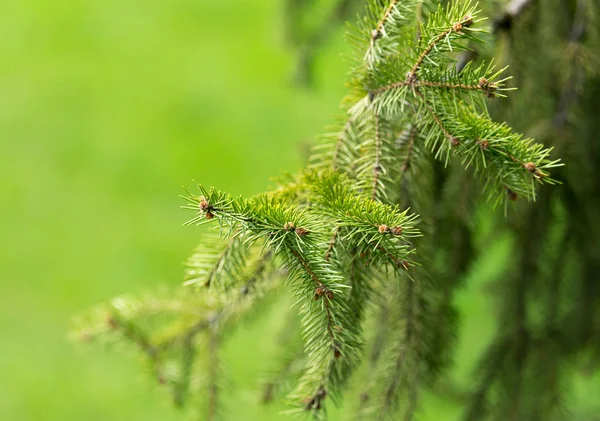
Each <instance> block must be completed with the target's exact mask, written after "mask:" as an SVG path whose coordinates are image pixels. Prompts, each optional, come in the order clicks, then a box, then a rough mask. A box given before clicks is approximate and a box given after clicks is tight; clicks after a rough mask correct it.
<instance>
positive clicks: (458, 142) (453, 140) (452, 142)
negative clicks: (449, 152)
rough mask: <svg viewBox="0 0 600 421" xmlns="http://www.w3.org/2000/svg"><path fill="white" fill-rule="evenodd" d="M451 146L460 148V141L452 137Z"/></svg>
mask: <svg viewBox="0 0 600 421" xmlns="http://www.w3.org/2000/svg"><path fill="white" fill-rule="evenodd" d="M450 144H451V145H452V146H458V145H460V140H458V138H456V137H454V136H452V138H451V139H450Z"/></svg>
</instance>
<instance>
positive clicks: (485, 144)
mask: <svg viewBox="0 0 600 421" xmlns="http://www.w3.org/2000/svg"><path fill="white" fill-rule="evenodd" d="M477 143H479V147H480V148H481V149H483V150H487V149H488V148H489V147H490V142H488V141H487V140H485V139H484V140H480V141H479V142H477Z"/></svg>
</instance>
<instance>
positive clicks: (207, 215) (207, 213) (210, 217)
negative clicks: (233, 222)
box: [204, 211, 215, 219]
mask: <svg viewBox="0 0 600 421" xmlns="http://www.w3.org/2000/svg"><path fill="white" fill-rule="evenodd" d="M204 216H206V219H213V218H214V217H215V215H214V214H213V213H212V212H211V211H206V214H205V215H204Z"/></svg>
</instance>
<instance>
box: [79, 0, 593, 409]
mask: <svg viewBox="0 0 600 421" xmlns="http://www.w3.org/2000/svg"><path fill="white" fill-rule="evenodd" d="M556 2H557V3H558V0H556ZM287 4H288V7H290V8H291V7H293V8H294V9H293V10H305V9H306V8H309V9H308V10H310V8H311V7H313V6H314V5H313V4H312V2H306V1H302V2H290V1H288V2H287ZM335 5H336V6H334V8H333V9H332V10H334V11H337V12H336V13H338V14H339V15H340V16H342V17H344V18H345V17H346V13H347V11H349V10H352V9H353V2H351V1H350V2H348V1H343V0H342V1H339V2H337V3H335ZM483 7H484V8H487V9H491V8H490V7H489V6H488V5H485V4H484V5H483ZM530 7H533V6H531V5H529V4H528V2H527V1H526V0H525V1H520V2H513V3H511V4H510V5H509V7H507V8H506V9H505V11H504V12H503V13H502V14H500V15H499V16H500V18H498V19H496V20H494V21H491V22H490V21H487V20H485V19H484V18H483V17H481V12H480V10H479V9H478V6H477V5H475V4H473V3H470V2H469V1H456V2H453V3H449V4H447V5H445V6H442V5H437V4H434V3H433V2H427V1H425V2H419V1H412V0H410V1H402V2H400V1H397V0H390V1H386V2H383V1H379V0H371V1H369V2H368V7H367V11H366V15H365V17H364V18H362V19H361V20H360V21H359V23H358V24H357V25H356V26H355V27H352V28H351V31H350V34H349V40H350V42H351V43H352V44H353V46H354V47H355V50H356V53H355V55H354V58H353V67H352V70H351V73H350V77H349V82H348V91H349V93H348V95H347V96H346V98H344V100H343V101H342V106H343V109H344V113H343V115H341V116H339V117H338V119H337V120H338V121H337V124H335V125H334V126H332V127H331V128H330V129H329V130H328V132H327V133H326V134H325V135H323V136H322V137H321V138H320V142H319V144H318V145H317V146H316V147H315V150H314V153H313V155H312V157H311V160H310V164H309V166H308V168H307V169H306V170H304V171H302V172H301V173H300V174H297V175H295V176H291V177H288V178H286V179H282V180H280V181H279V184H278V186H277V187H276V188H274V189H273V190H272V191H269V192H266V193H264V194H261V195H258V196H255V197H252V198H249V199H244V198H234V197H231V196H230V195H229V194H227V193H224V192H220V191H218V190H217V189H214V188H207V187H204V186H198V192H192V193H190V192H187V194H186V195H185V196H184V198H185V200H186V201H187V205H186V206H185V208H186V209H188V210H190V211H191V213H192V217H191V219H190V220H189V222H188V225H210V226H212V227H214V228H215V230H213V231H211V232H203V240H202V242H201V244H200V245H199V246H198V248H197V249H196V250H195V251H194V254H193V255H192V257H191V258H190V259H189V261H188V263H187V265H186V275H185V284H186V285H187V288H184V289H183V290H182V291H177V292H160V293H159V294H157V295H156V296H152V297H142V298H140V299H135V298H119V299H116V300H114V301H113V303H111V304H110V305H108V306H106V307H103V308H101V309H99V310H98V311H97V312H95V313H93V314H91V315H90V316H89V317H88V318H86V319H85V320H84V321H83V324H82V328H81V335H82V338H84V339H91V338H99V339H103V340H108V341H117V342H121V341H120V340H121V339H123V338H125V339H127V341H125V342H130V343H132V344H133V345H135V346H136V347H137V348H139V349H140V350H141V351H142V353H143V354H144V355H145V356H146V359H147V360H148V361H149V362H150V364H151V367H152V370H153V372H154V373H155V374H156V377H157V379H158V381H159V382H161V383H165V384H167V385H168V386H169V389H170V390H171V391H172V394H173V400H174V402H175V403H176V404H179V405H183V404H184V403H186V402H187V401H188V400H189V399H192V398H193V399H196V400H200V401H201V402H200V403H195V404H194V405H193V406H194V407H196V408H202V410H201V414H202V415H201V417H202V418H201V419H206V420H215V419H218V417H219V415H220V410H221V405H220V399H219V390H220V386H219V383H220V374H219V367H220V364H221V363H220V362H219V347H220V344H221V343H222V342H223V340H225V339H226V334H227V332H228V331H229V330H230V329H231V328H232V327H233V326H234V325H235V324H236V323H237V322H238V321H239V320H241V319H242V318H246V317H248V316H249V315H250V313H252V310H253V309H254V308H255V307H257V306H259V307H264V306H266V305H267V303H268V302H270V301H272V300H278V299H285V298H281V295H279V294H275V292H276V291H281V292H282V294H283V295H284V296H285V294H291V296H292V297H293V302H294V304H293V306H291V309H290V314H289V315H288V316H287V319H288V320H287V322H286V323H285V325H284V331H283V332H282V335H281V338H280V339H279V341H280V343H281V347H282V348H285V349H282V352H281V355H280V356H279V359H278V361H277V364H274V365H273V366H274V367H275V368H274V370H273V373H272V375H271V376H270V377H269V379H268V380H267V381H266V382H265V384H264V393H263V401H264V402H270V401H272V400H273V399H274V398H275V397H280V395H281V394H282V393H283V392H288V390H287V388H286V387H285V386H284V383H286V382H287V381H288V380H289V379H290V378H295V379H297V381H296V384H295V387H294V388H293V390H291V391H289V393H287V398H286V400H287V401H288V402H289V404H290V406H291V409H290V412H291V413H307V414H309V415H311V416H313V417H314V418H315V419H325V418H326V416H327V411H326V409H327V406H328V405H329V402H330V401H332V402H333V403H336V404H339V403H340V402H341V400H342V397H343V395H344V394H347V393H348V392H349V391H352V390H355V389H360V398H359V399H358V400H356V403H355V404H354V403H352V402H351V403H350V405H352V404H354V405H355V411H354V414H355V419H356V420H386V419H398V417H400V416H401V417H402V419H405V420H411V419H413V418H414V417H415V415H416V412H417V408H418V405H419V397H420V394H421V393H422V391H423V390H432V389H433V388H434V387H435V385H436V384H437V383H436V380H439V377H440V376H439V375H440V373H442V372H444V370H445V369H446V368H447V367H448V365H449V362H450V361H451V358H452V353H453V349H454V345H455V342H456V323H455V321H456V311H455V309H454V305H453V293H454V292H455V291H456V289H457V288H458V287H460V286H461V285H460V280H461V279H462V278H463V275H464V274H465V273H466V272H467V271H468V270H469V266H470V264H471V262H472V261H473V260H474V258H475V248H476V245H475V244H474V243H475V240H474V239H473V238H472V227H471V226H470V225H469V222H468V219H469V211H471V210H473V209H475V208H476V203H477V202H478V198H479V197H485V198H486V199H487V200H490V201H491V202H492V205H499V204H502V205H503V206H504V207H505V213H508V214H510V213H511V212H510V211H509V209H508V205H509V203H513V202H515V201H516V202H515V207H516V208H517V212H520V213H519V217H518V218H515V221H514V222H513V221H512V216H509V221H510V223H511V224H513V225H514V229H515V231H516V232H517V233H518V234H517V236H516V242H517V245H516V246H515V248H516V249H517V250H520V251H521V252H520V256H519V257H518V258H517V259H516V260H515V265H514V267H512V268H511V269H510V270H507V274H506V277H505V278H504V279H502V283H501V285H500V287H499V291H501V293H500V294H498V296H499V297H500V301H501V302H502V304H501V305H502V306H503V308H505V309H510V310H505V311H503V312H502V315H501V319H502V321H501V326H502V328H501V329H499V331H498V335H497V337H496V338H495V339H494V341H493V342H492V343H491V344H490V345H489V347H488V349H487V351H486V353H485V355H483V356H482V357H481V361H480V364H479V369H478V372H477V375H476V378H477V381H476V384H477V387H476V389H475V390H473V391H472V393H470V394H469V396H470V399H469V401H468V403H467V404H466V410H465V417H464V419H465V420H476V419H477V420H478V419H486V417H491V418H493V419H496V418H498V419H500V418H502V419H504V418H505V417H506V416H508V417H509V418H510V419H515V420H518V419H523V420H524V419H544V420H546V419H560V417H561V410H562V409H563V406H562V400H563V398H564V395H563V386H562V384H563V382H564V381H565V380H564V378H565V376H564V371H565V369H564V368H563V362H564V361H566V360H565V359H566V358H567V357H568V356H572V355H573V356H574V355H582V353H585V354H586V355H588V354H589V355H590V359H591V360H592V361H593V363H594V364H597V362H598V355H600V352H599V349H600V348H598V345H597V343H598V342H597V341H595V340H594V339H593V335H592V334H593V332H595V334H596V335H597V334H598V333H597V332H600V329H599V328H598V322H599V321H600V317H599V316H600V313H598V308H600V306H598V305H597V304H598V294H599V289H598V288H597V282H596V280H595V276H594V273H595V271H596V270H597V269H600V265H599V264H598V262H599V261H600V258H599V256H600V255H599V254H598V248H597V246H594V245H593V244H591V243H589V242H587V243H583V242H582V243H579V242H578V241H575V238H577V236H578V235H584V232H585V230H586V227H587V226H588V225H586V222H585V221H586V220H587V219H586V218H589V213H586V212H589V209H593V208H592V207H589V206H586V205H585V203H584V202H585V200H584V198H585V197H586V196H585V195H586V192H590V191H593V189H594V188H596V187H598V186H597V181H595V180H598V179H599V178H598V177H595V178H594V177H592V178H589V177H590V174H595V171H596V170H595V169H594V168H592V167H593V166H592V165H587V166H586V165H584V167H585V168H579V169H574V170H571V169H569V168H568V167H565V168H563V167H561V163H560V162H559V161H558V160H556V159H553V158H552V157H551V152H552V148H546V147H544V146H543V145H542V144H540V143H536V142H535V141H534V140H532V139H531V138H529V137H526V136H523V135H522V134H520V133H518V132H516V131H514V130H512V129H511V127H509V126H508V125H507V124H506V123H499V122H497V121H494V120H493V119H492V118H491V117H490V112H489V111H488V106H489V108H490V109H492V110H493V112H494V114H497V115H500V116H504V117H505V119H506V120H511V121H512V120H515V121H517V123H518V124H517V126H519V127H523V128H524V129H527V128H528V126H527V122H528V120H527V119H526V118H525V117H523V116H521V119H519V113H522V114H523V115H525V114H526V113H525V111H523V110H521V109H519V107H518V106H515V107H513V110H514V111H512V112H513V113H515V114H516V115H517V117H515V116H514V115H512V114H511V112H509V111H506V110H511V108H508V107H506V108H504V109H503V108H502V106H501V105H497V102H502V101H510V96H508V98H509V99H505V98H504V97H505V96H507V95H508V94H509V91H511V90H512V89H513V85H512V84H511V82H512V81H511V80H510V77H508V76H506V75H505V70H506V68H505V67H502V68H499V67H500V66H496V64H495V61H494V59H493V53H490V47H489V44H490V43H491V42H492V40H491V37H490V35H489V34H487V33H486V30H490V29H491V30H492V31H493V32H494V33H495V35H496V36H497V37H498V39H499V40H500V41H499V42H502V40H503V37H508V38H510V36H511V35H510V34H511V33H512V31H514V30H515V29H514V27H515V26H518V25H519V23H518V22H516V20H517V19H518V18H519V16H520V14H521V13H522V12H523V10H526V9H528V8H530ZM535 7H536V8H538V9H540V10H541V9H543V7H542V6H540V5H537V6H535ZM584 9H585V11H584ZM540 10H538V12H539V14H540V15H542V12H543V10H541V11H540ZM488 11H489V12H492V10H488ZM594 11H595V12H597V11H598V6H597V5H596V4H595V3H594V2H593V1H586V0H578V1H577V4H576V6H575V8H574V11H573V12H572V13H570V15H573V16H574V18H573V24H572V27H571V28H568V27H566V29H565V28H563V30H562V32H563V38H564V37H566V39H567V40H568V42H569V44H568V48H569V51H570V52H571V53H572V56H571V58H572V60H571V61H570V62H566V63H565V65H566V66H567V67H568V68H569V70H568V71H567V72H566V73H567V75H566V76H565V77H564V78H563V80H564V81H565V82H564V83H563V85H562V89H559V90H558V94H557V96H558V99H556V101H555V104H554V105H555V107H554V108H553V107H549V110H552V111H550V112H549V113H548V114H549V115H550V116H551V117H550V118H548V121H550V123H546V124H548V125H550V127H553V128H554V130H557V131H561V132H563V133H566V135H568V136H574V133H575V131H571V132H569V131H567V129H566V126H567V125H568V121H569V119H570V118H575V117H571V112H570V110H569V108H570V107H572V106H573V104H574V102H575V100H574V99H573V97H576V98H579V97H581V100H582V101H583V102H582V103H583V104H587V105H586V106H590V107H595V109H597V108H598V107H597V101H596V103H594V102H593V99H594V95H596V97H595V98H597V95H598V94H599V93H600V84H599V83H598V82H597V81H596V82H595V85H589V86H591V87H592V88H590V89H592V91H591V92H590V93H587V94H584V93H583V91H584V90H583V87H584V86H588V85H586V83H588V80H592V77H591V75H592V71H593V66H592V65H590V60H593V58H592V57H593V54H592V52H591V51H589V50H588V49H587V47H586V44H584V43H583V41H584V40H585V41H586V42H590V43H593V42H597V39H598V34H597V31H594V30H592V27H593V22H592V21H593V19H594V18H593V16H599V14H598V13H596V14H594V13H593V12H594ZM530 19H534V18H533V17H531V18H530ZM546 19H549V18H548V17H546ZM297 25H302V23H298V24H297ZM563 26H564V25H563ZM534 27H536V28H537V26H534ZM539 31H540V32H539V34H538V35H539V38H540V39H544V37H550V38H552V37H558V36H559V35H558V34H556V33H555V32H560V31H558V30H557V31H550V30H548V28H540V29H539ZM317 32H318V30H317ZM300 33H304V32H302V31H300ZM311 33H312V34H314V32H311V31H310V30H306V31H305V34H308V35H305V36H304V37H302V36H300V35H299V34H298V33H297V34H296V36H297V38H296V39H295V41H296V44H303V45H305V47H303V48H305V49H307V47H306V45H309V44H310V43H311V42H314V39H315V38H314V35H310V34H311ZM311 40H312V41H311ZM508 42H510V41H508ZM592 45H593V44H592ZM517 49H518V48H517ZM519 57H521V58H520V59H519ZM552 59H554V56H552ZM519 60H521V61H519ZM496 61H501V62H504V61H515V62H516V63H512V64H516V66H517V68H518V69H521V68H523V67H526V66H534V64H532V63H531V62H530V61H528V60H525V59H523V58H522V55H521V56H519V55H518V54H516V53H515V54H514V58H513V57H511V59H500V60H496ZM523 79H525V80H527V79H526V78H523ZM528 89H531V90H533V91H534V92H535V91H536V89H538V90H539V89H541V88H539V86H538V87H537V88H528ZM586 100H587V102H585V101H586ZM582 107H583V106H582ZM529 121H532V120H531V119H530V120H529ZM597 128H598V127H597V123H595V122H591V121H585V124H581V125H580V128H579V129H578V130H579V131H580V132H582V133H587V136H588V137H587V138H586V139H588V140H586V142H588V143H589V145H587V144H586V145H587V146H585V147H584V146H579V147H578V148H577V149H576V150H571V151H567V148H566V146H565V143H561V142H558V143H557V142H554V141H552V139H553V136H552V135H551V134H550V133H551V131H552V130H551V129H550V128H548V127H542V128H541V129H539V130H538V132H539V133H541V136H539V137H541V138H542V139H544V140H548V141H549V142H548V143H554V144H556V145H557V146H558V147H559V149H560V153H561V154H562V153H567V154H583V155H584V154H585V153H586V149H585V148H586V147H589V148H591V149H593V151H594V155H593V156H595V157H598V155H599V151H600V149H598V147H597V146H594V145H592V144H591V140H589V139H590V136H591V135H590V134H589V133H591V132H593V131H594V130H595V129H597ZM527 131H528V132H531V130H527ZM551 141H552V142H551ZM552 155H554V154H552ZM580 159H581V160H582V162H590V163H592V162H594V161H593V160H591V157H590V160H589V161H586V159H585V158H584V157H583V156H580ZM465 170H466V171H465ZM550 171H553V172H558V174H559V176H558V177H557V178H558V179H560V180H567V183H565V184H563V185H560V184H559V185H557V186H554V187H552V188H548V187H545V188H543V189H541V190H540V191H539V194H538V186H540V185H542V184H556V181H555V180H554V179H553V178H552V175H551V174H550ZM582 174H584V175H585V177H586V178H587V184H586V185H585V186H582V187H580V188H574V186H576V185H577V186H580V185H581V184H580V183H569V182H568V181H570V179H571V178H577V177H582ZM474 175H475V177H474ZM580 180H581V179H578V181H580ZM482 191H483V192H484V193H485V194H482V193H481V192H482ZM557 195H558V196H557ZM555 197H560V199H561V201H558V200H557V199H554V198H555ZM521 198H522V200H518V201H517V199H521ZM528 201H530V202H533V201H537V202H536V203H535V204H531V203H527V202H528ZM449 203H451V204H452V205H448V204H449ZM442 204H444V205H445V206H442ZM586 209H587V210H588V211H586ZM548 227H554V228H553V229H552V230H551V232H550V231H549V228H548ZM542 240H544V243H543V244H545V246H544V247H542V246H540V244H541V243H540V242H541V241H542ZM590 241H591V240H590ZM537 259H544V261H548V262H552V264H553V266H552V267H550V268H548V267H542V266H540V265H539V264H538V263H537V261H538V260H537ZM565 267H567V268H565ZM567 270H568V271H569V273H576V274H577V276H576V277H577V279H581V285H577V286H571V285H566V283H565V280H566V279H565V277H566V275H565V274H566V273H567ZM596 273H597V272H596ZM566 291H568V293H566ZM534 294H537V295H540V294H542V295H543V298H538V299H537V300H534V299H533V295H534ZM271 297H272V298H271ZM577 297H579V298H577ZM296 315H299V318H298V317H296ZM569 326H576V327H579V328H578V329H580V331H577V329H575V330H573V329H570V328H569ZM292 332H300V335H301V338H302V341H301V342H300V341H295V340H293V339H292V338H291V336H293V333H292ZM290 335H291V336H290ZM592 356H593V357H592ZM355 378H358V379H359V380H357V381H356V385H354V386H353V383H352V379H355ZM357 385H358V386H357ZM198 398H199V399H198ZM507 414H508V415H507Z"/></svg>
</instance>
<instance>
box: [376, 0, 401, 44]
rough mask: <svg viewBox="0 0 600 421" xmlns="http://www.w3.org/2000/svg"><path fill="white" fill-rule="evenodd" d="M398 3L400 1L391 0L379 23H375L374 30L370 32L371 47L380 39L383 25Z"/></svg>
mask: <svg viewBox="0 0 600 421" xmlns="http://www.w3.org/2000/svg"><path fill="white" fill-rule="evenodd" d="M399 1H400V0H392V1H391V2H390V4H389V6H388V7H387V8H386V9H385V12H383V15H382V16H381V19H379V22H377V25H375V29H374V30H373V32H372V35H371V46H372V45H373V43H374V42H375V41H376V40H377V39H378V38H380V37H381V36H382V35H383V32H382V29H383V27H384V25H385V24H386V22H387V21H388V19H389V18H390V16H391V15H392V12H393V11H394V7H396V5H397V4H398V2H399Z"/></svg>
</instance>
